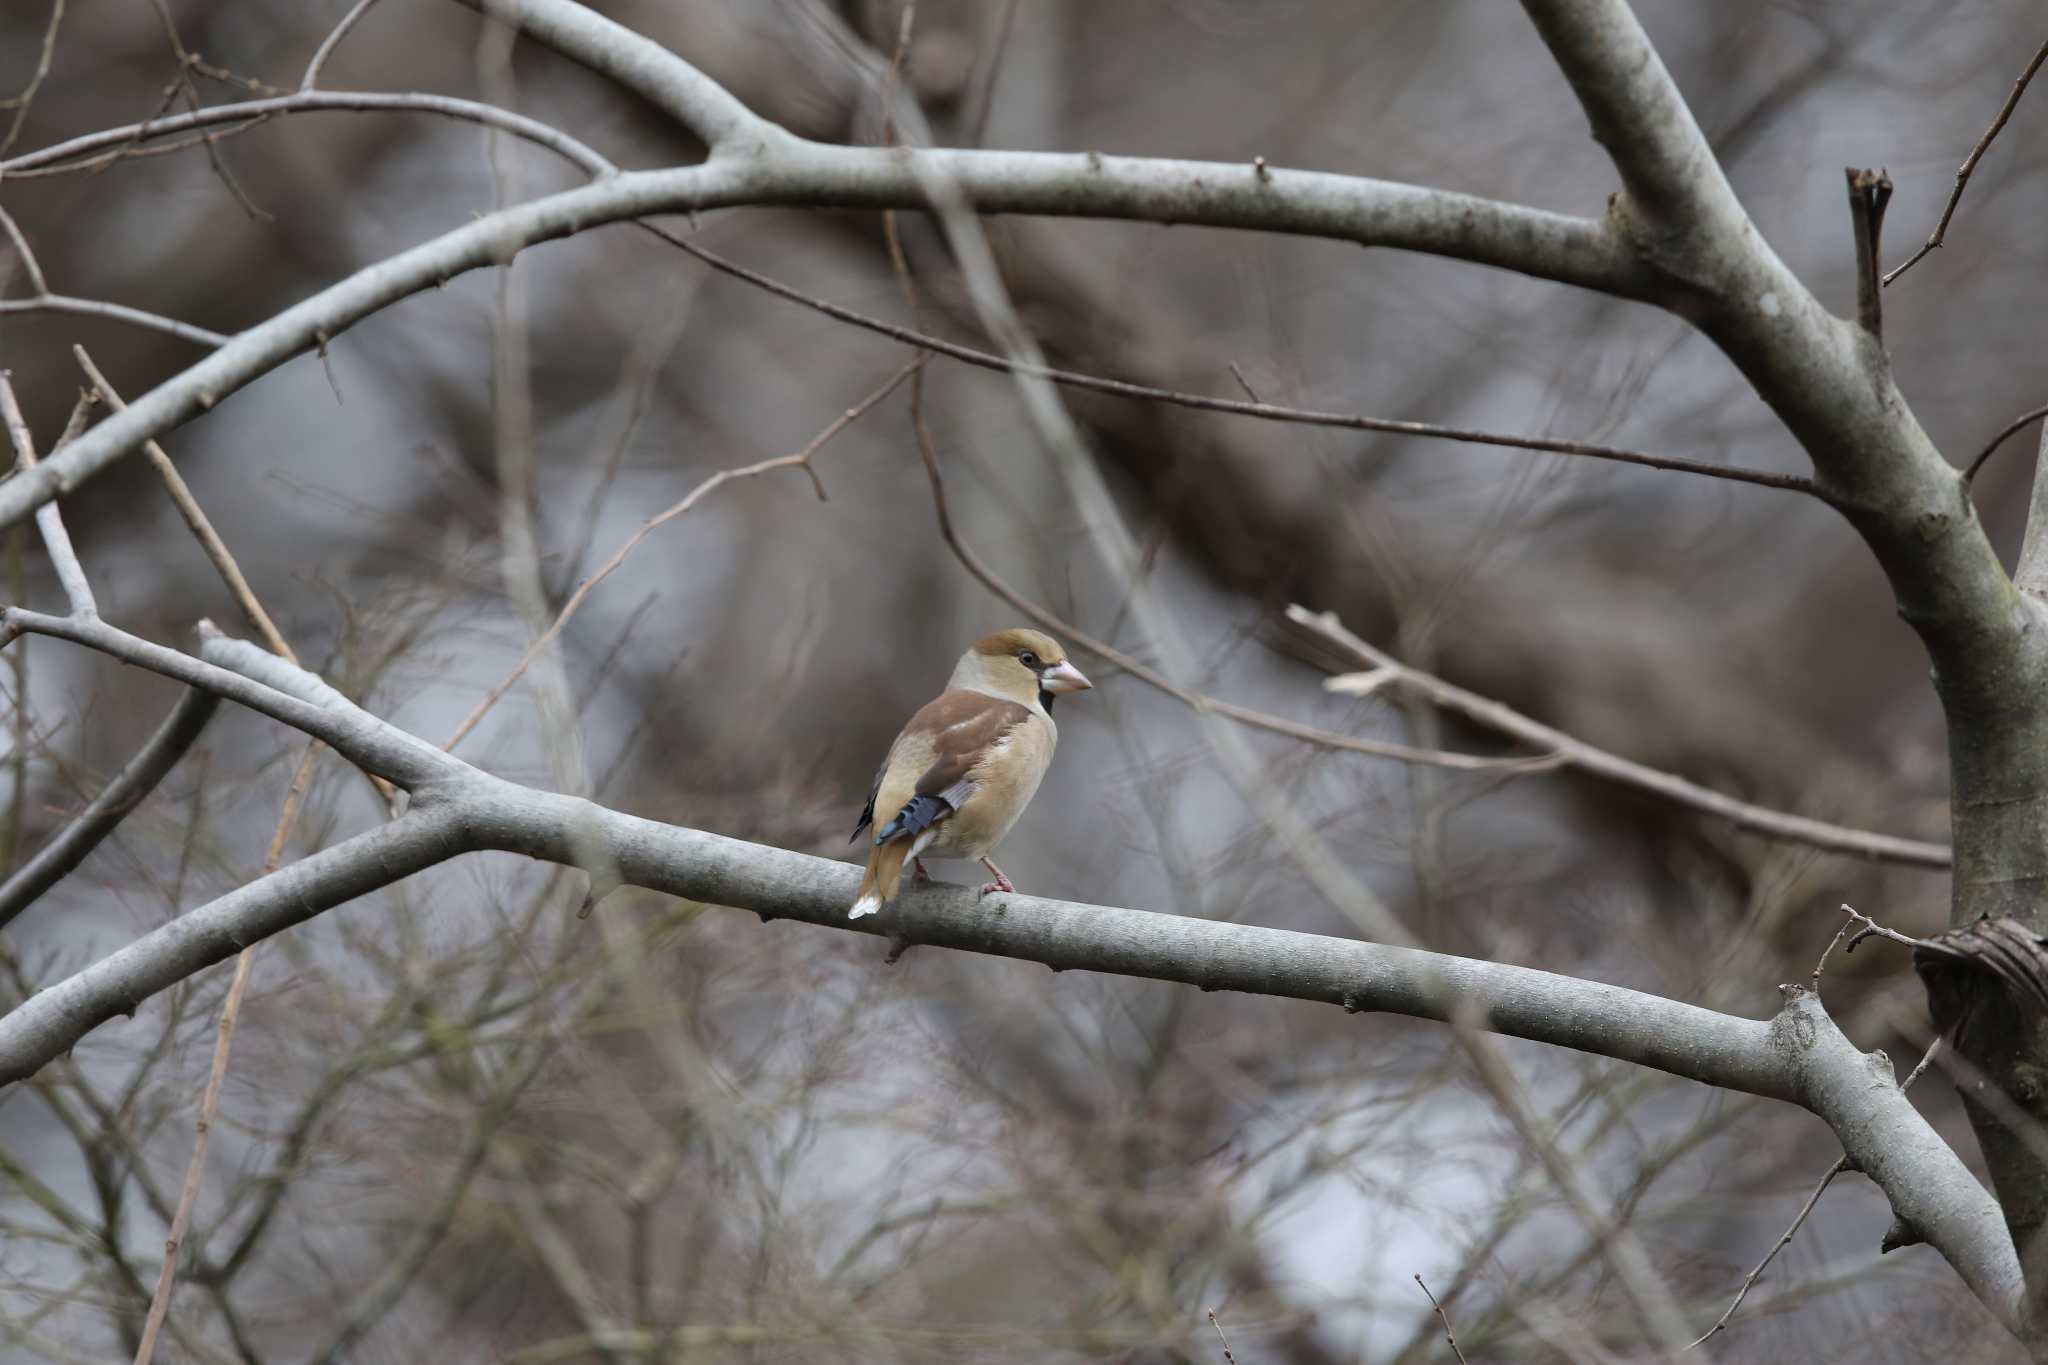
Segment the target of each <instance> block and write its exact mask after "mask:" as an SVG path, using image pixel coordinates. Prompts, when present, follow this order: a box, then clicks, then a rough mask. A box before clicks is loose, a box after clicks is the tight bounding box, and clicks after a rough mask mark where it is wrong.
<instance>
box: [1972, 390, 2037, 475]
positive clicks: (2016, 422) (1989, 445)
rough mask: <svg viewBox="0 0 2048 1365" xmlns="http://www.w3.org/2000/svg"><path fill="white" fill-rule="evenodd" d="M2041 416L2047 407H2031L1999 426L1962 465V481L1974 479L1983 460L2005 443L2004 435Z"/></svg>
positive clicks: (1981, 466)
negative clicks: (1982, 445) (1973, 457)
mask: <svg viewBox="0 0 2048 1365" xmlns="http://www.w3.org/2000/svg"><path fill="white" fill-rule="evenodd" d="M2043 417H2048V407H2039V408H2031V409H2029V410H2028V411H2026V412H2023V413H2021V414H2020V415H2019V416H2017V417H2015V418H2013V419H2012V420H2011V421H2010V422H2007V423H2006V424H2005V425H2004V426H2003V427H2000V428H1999V431H1998V434H1997V435H1996V436H1994V437H1992V438H1991V439H1990V440H1989V441H1987V442H1986V443H1985V445H1984V448H1983V449H1982V450H1980V451H1978V452H1977V457H1976V458H1975V459H1973V460H1971V461H1970V463H1969V464H1967V465H1965V466H1964V467H1963V482H1964V483H1966V484H1968V483H1972V482H1974V481H1975V480H1976V477H1977V474H1978V471H1980V470H1981V469H1983V468H1984V464H1985V461H1987V460H1989V459H1990V458H1991V457H1992V456H1993V455H1994V454H1996V453H1997V452H1998V448H1999V447H2000V446H2002V445H2004V444H2005V440H2006V437H2008V436H2011V435H2012V434H2013V433H2015V432H2017V431H2019V430H2020V429H2021V428H2022V427H2024V426H2026V425H2027V424H2028V423H2029V422H2038V421H2040V420H2041V419H2042V418H2043Z"/></svg>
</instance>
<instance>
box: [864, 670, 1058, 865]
mask: <svg viewBox="0 0 2048 1365" xmlns="http://www.w3.org/2000/svg"><path fill="white" fill-rule="evenodd" d="M1030 718H1031V711H1030V708H1028V707H1025V706H1020V705H1019V704H1017V703H1016V702H1013V701H1005V700H1003V699H1002V698H1001V697H991V696H989V695H987V694H986V693H983V692H970V691H967V690H965V689H960V688H956V689H953V690H950V691H946V692H942V693H940V694H939V696H938V698H937V699H936V700H934V701H933V702H931V703H930V704H929V705H927V706H926V707H925V708H924V709H923V710H921V711H919V712H918V713H917V714H916V715H914V716H912V717H911V718H910V723H909V724H908V725H906V726H904V727H903V733H902V734H900V735H898V736H897V737H896V743H895V744H893V745H891V746H890V749H889V757H888V759H887V761H886V762H884V763H883V765H882V771H881V772H880V773H879V774H877V776H876V782H875V799H874V805H873V811H872V815H874V816H880V817H884V819H883V823H882V825H881V827H880V828H879V829H877V830H876V831H875V842H876V843H878V844H879V843H886V842H888V841H889V840H891V839H895V838H900V837H903V836H905V835H913V836H914V835H916V834H918V833H920V832H922V831H923V830H925V829H928V828H930V827H931V826H932V825H933V824H936V823H937V822H938V821H940V820H943V819H945V818H946V817H947V816H948V815H950V814H952V813H953V812H954V811H956V810H958V809H960V807H961V806H962V805H963V804H965V803H966V800H967V798H968V797H969V796H972V795H973V794H974V789H975V784H976V779H977V776H978V774H977V771H976V770H977V768H978V766H979V765H981V764H983V763H984V761H985V760H986V759H987V758H988V756H989V755H990V754H991V753H992V752H993V751H994V750H995V749H996V746H997V745H998V744H999V743H1000V741H1001V740H1002V738H1003V736H1005V735H1006V734H1008V733H1009V732H1010V731H1011V730H1012V729H1014V728H1015V727H1016V726H1018V725H1019V724H1021V723H1023V722H1024V721H1027V720H1029V719H1030Z"/></svg>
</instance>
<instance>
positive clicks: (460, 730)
mask: <svg viewBox="0 0 2048 1365" xmlns="http://www.w3.org/2000/svg"><path fill="white" fill-rule="evenodd" d="M924 362H925V357H924V356H919V357H917V358H916V359H914V360H912V361H911V362H910V363H909V364H908V365H905V366H904V367H903V368H902V369H900V370H898V371H897V372H896V373H895V374H893V375H891V376H890V377H889V378H888V379H887V380H885V381H883V383H882V386H881V387H880V388H878V389H876V390H875V391H874V392H873V393H871V394H869V395H868V396H867V397H865V398H863V399H861V400H860V401H859V402H858V403H856V404H854V405H853V406H852V407H850V408H848V409H847V410H846V411H844V412H842V413H840V414H839V416H837V417H836V418H834V419H833V420H832V422H831V423H830V424H829V425H827V426H826V428H825V429H824V430H823V431H821V432H819V433H818V434H817V435H816V436H814V437H812V438H811V440H810V441H809V442H808V443H806V444H805V446H804V448H803V449H802V450H799V451H797V452H796V453H794V454H792V455H778V456H776V457H775V458H774V459H769V460H761V461H759V462H757V463H754V464H750V465H741V466H738V467H737V468H733V469H721V470H719V471H718V472H717V473H716V474H713V475H712V476H711V477H710V478H708V479H705V480H704V481H703V482H702V483H700V484H698V485H697V486H696V487H695V488H693V489H691V490H690V491H689V492H688V493H686V494H684V495H683V497H682V498H681V499H680V500H679V501H677V502H675V503H674V504H672V505H671V506H669V507H668V508H667V509H665V510H664V511H661V512H657V513H655V514H654V515H653V516H651V517H649V518H648V519H647V520H646V521H644V522H642V523H641V524H640V526H639V527H638V529H636V530H635V531H634V532H633V534H632V535H630V536H627V537H626V539H625V540H624V541H622V542H620V544H619V548H618V549H616V550H614V551H612V553H611V555H610V557H609V558H607V559H606V560H605V561H604V563H602V564H600V565H598V567H597V568H596V570H594V571H593V572H592V573H591V575H590V577H588V578H586V579H584V580H583V581H582V582H581V583H579V584H577V585H576V591H575V592H573V593H571V594H570V595H569V600H568V601H566V602H564V603H563V604H562V609H561V610H560V611H559V612H557V613H555V619H554V620H553V621H552V622H550V623H549V624H548V628H547V629H546V630H544V631H542V632H541V633H540V634H539V635H538V636H536V637H535V639H534V641H533V643H532V644H530V645H528V646H527V647H526V652H525V653H524V654H522V655H520V656H519V662H518V663H516V664H514V665H513V666H512V671H511V672H510V673H507V674H506V675H505V676H504V677H503V678H502V679H500V680H499V682H498V684H497V685H496V686H495V687H493V688H491V690H490V691H489V692H486V693H485V694H484V696H483V699H482V700H481V701H479V702H478V703H477V704H476V706H475V707H474V708H472V709H471V710H470V713H469V714H468V715H467V716H464V717H463V718H462V723H461V724H460V725H458V726H456V727H455V733H454V734H452V735H450V736H448V740H447V742H446V743H444V744H443V745H442V746H441V747H442V748H443V749H450V750H452V749H453V748H454V747H455V746H456V745H458V744H460V743H462V740H463V737H464V736H466V735H467V734H469V732H470V731H471V730H474V729H475V728H476V726H477V723H478V722H479V721H481V720H482V719H483V718H484V717H485V716H486V715H488V714H489V713H490V710H491V708H492V707H493V706H496V705H497V704H498V699H499V698H500V697H503V696H504V695H505V693H506V692H508V691H510V690H511V688H512V685H513V684H514V683H516V682H518V681H519V679H520V678H521V677H522V676H524V675H525V673H526V670H527V669H528V668H530V667H531V666H532V665H533V661H534V660H535V659H536V658H538V657H540V653H541V651H542V650H544V649H546V648H547V647H548V646H549V645H550V644H552V643H553V642H554V639H555V637H556V636H558V635H560V634H561V633H562V627H564V626H566V625H567V624H569V618H570V617H571V616H574V615H575V614H576V610H577V608H579V607H581V606H582V605H583V602H584V599H585V598H587V597H589V596H590V592H591V589H593V588H595V587H596V586H597V585H598V584H599V583H601V582H603V581H604V580H605V579H606V578H608V577H610V576H611V574H612V572H613V570H615V569H617V568H618V567H619V566H620V565H621V564H623V563H625V562H626V556H627V555H630V554H631V553H633V549H634V547H635V546H637V545H639V543H640V542H641V541H643V540H645V539H646V538H647V537H648V536H649V535H651V534H652V533H653V532H655V531H656V530H658V529H659V528H661V527H662V526H664V525H666V524H667V523H669V522H671V521H673V520H675V519H676V518H677V517H679V516H682V515H683V514H684V513H685V512H688V511H689V510H690V509H691V508H692V507H695V506H696V505H697V504H698V502H699V501H701V500H702V499H703V498H704V497H705V496H706V495H707V494H709V493H710V492H711V491H712V490H713V489H715V488H717V487H719V486H720V485H721V484H724V483H727V482H730V481H732V480H736V479H749V478H754V477H756V476H757V475H761V474H768V473H773V472H774V471H775V470H778V469H802V470H803V471H804V473H806V474H808V475H810V478H811V487H812V488H813V489H814V490H815V491H816V492H817V495H818V500H819V501H820V502H822V501H824V499H825V486H824V484H822V483H820V482H819V481H818V475H817V471H816V470H814V469H812V468H811V457H812V456H813V455H816V454H817V453H818V452H819V451H820V450H822V449H824V448H825V446H826V445H827V444H828V443H829V442H830V441H831V440H832V438H833V437H835V436H837V435H838V434H839V433H840V432H842V431H844V430H846V428H847V427H849V426H851V425H852V424H853V423H854V422H856V421H858V420H860V418H861V416H862V415H863V414H865V413H866V412H867V411H868V410H869V409H870V408H872V407H874V406H875V405H876V404H877V403H879V402H881V401H882V400H883V399H884V398H887V397H888V396H889V395H890V394H892V393H894V392H895V391H896V389H897V386H899V385H900V384H902V383H903V381H904V380H906V379H908V378H910V376H911V375H913V374H915V373H916V372H917V370H918V368H919V367H920V366H922V365H923V364H924Z"/></svg>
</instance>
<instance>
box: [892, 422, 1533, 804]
mask: <svg viewBox="0 0 2048 1365" xmlns="http://www.w3.org/2000/svg"><path fill="white" fill-rule="evenodd" d="M911 429H912V431H913V432H915V434H916V437H917V448H918V453H919V454H920V455H921V456H922V457H923V459H924V472H925V478H926V480H927V481H928V482H929V483H930V484H931V490H932V507H933V510H934V511H935V512H936V513H937V514H938V519H939V538H940V539H942V540H944V541H945V542H946V548H947V549H949V550H951V551H952V552H953V557H954V558H955V559H957V560H959V561H960V565H961V567H962V568H964V569H966V570H967V572H968V573H969V574H970V575H972V576H973V577H974V579H975V580H976V581H977V582H979V583H980V584H981V585H982V586H983V587H984V588H987V589H988V590H989V591H990V592H992V593H994V594H995V595H996V596H997V597H1000V598H1002V599H1003V601H1005V602H1007V603H1009V604H1010V605H1011V606H1012V607H1014V608H1016V609H1017V610H1018V611H1020V612H1022V613H1023V614H1024V615H1025V616H1026V617H1028V618H1029V619H1030V620H1032V621H1034V622H1036V623H1037V624H1038V625H1041V626H1043V627H1045V629H1047V630H1048V631H1051V632H1052V633H1053V634H1054V635H1057V636H1059V637H1060V638H1062V639H1065V640H1069V641H1072V642H1073V643H1074V644H1077V645H1079V646H1080V647H1081V648H1082V649H1084V650H1086V651H1087V652H1088V653H1090V654H1093V655H1095V656H1097V657H1098V658H1102V659H1107V660H1108V661H1109V662H1110V663H1111V664H1113V665H1115V666H1116V667H1117V668H1119V669H1121V670H1122V671H1124V672H1125V673H1128V674H1130V675H1131V676H1132V677H1134V678H1136V679H1137V680H1138V681H1139V682H1142V683H1144V684H1145V685H1146V686H1148V687H1153V688H1156V689H1158V690H1159V691H1161V692H1164V693H1166V695H1167V696H1169V697H1172V698H1174V699H1175V700H1176V701H1178V702H1180V703H1181V704H1182V705H1184V706H1186V707H1187V708H1188V709H1190V710H1192V711H1196V712H1210V713H1213V714H1215V715H1219V716H1223V717H1225V718H1227V719H1230V720H1234V721H1237V722H1238V723H1239V724H1242V725H1249V726H1251V727H1253V728H1254V729H1259V730H1269V731H1271V732H1272V733H1274V734H1276V735H1286V736H1287V737H1288V738H1290V739H1299V740H1303V741H1306V742H1307V743H1310V744H1316V745H1320V746H1322V747H1323V748H1326V749H1344V750H1348V751H1350V752H1352V753H1359V754H1371V755H1372V756H1373V757H1375V758H1392V759H1398V760H1399V761H1401V762H1403V763H1429V764H1434V765H1436V766H1437V767H1442V768H1458V769H1463V770H1467V771H1473V770H1484V771H1497V770H1502V769H1507V770H1518V771H1523V772H1541V771H1543V770H1545V769H1546V768H1550V767H1553V766H1555V764H1556V763H1557V759H1556V758H1555V757H1554V756H1553V755H1550V754H1539V755H1536V756H1534V757H1529V758H1487V757H1484V756H1481V755H1479V754H1459V753H1451V752H1449V751H1447V750H1442V749H1417V748H1414V747H1413V746H1411V745H1407V744H1393V743H1389V742H1386V741H1382V740H1376V739H1360V738H1358V737H1357V736H1354V735H1342V734H1338V733H1337V732H1336V731H1334V730H1321V729H1317V728H1316V727H1315V726H1313V725H1302V724H1298V723H1297V722H1295V721H1291V720H1286V719H1284V718H1282V717H1280V716H1274V715H1268V714H1267V713H1266V712H1264V711H1254V710H1252V709H1251V708H1250V707H1248V706H1238V705H1236V704H1234V703H1232V702H1227V701H1221V700H1219V699H1217V698H1215V697H1211V696H1208V695H1206V694H1204V693H1201V692H1195V691H1191V690H1190V689H1188V688H1185V687H1182V686H1181V685H1180V684H1179V683H1176V682H1174V681H1173V680H1172V679H1171V678H1169V677H1167V676H1166V675H1165V674H1164V673H1161V672H1159V671H1158V670H1157V669H1155V668H1152V667H1150V666H1149V665H1147V664H1145V663H1143V662H1141V661H1139V660H1138V659H1136V658H1134V657H1132V656H1131V655H1129V654H1126V653H1125V652H1124V651H1122V650H1120V649H1118V648H1117V647H1116V646H1115V645H1112V644H1110V643H1109V642H1108V641H1106V640H1101V639H1098V638H1096V637H1095V636H1093V635H1090V634H1089V633H1088V632H1087V631H1084V630H1082V629H1081V628H1080V627H1079V626H1077V625H1075V624H1073V623H1072V622H1070V621H1066V620H1063V619H1062V618H1060V617H1058V616H1056V615H1054V614H1053V613H1052V612H1050V611H1048V610H1046V609H1045V608H1044V607H1042V606H1040V605H1039V604H1038V603H1036V602H1033V601H1032V600H1031V599H1030V598H1028V597H1026V596H1024V594H1022V593H1020V592H1018V591H1017V590H1016V589H1015V588H1013V587H1011V586H1010V585H1009V584H1008V583H1006V582H1005V581H1003V579H1002V578H1001V577H1000V576H998V575H997V574H996V572H995V571H994V570H993V569H991V568H989V567H988V565H987V564H985V563H983V562H982V559H981V556H980V555H978V554H976V553H975V552H974V549H973V547H971V546H970V545H968V544H967V542H966V541H964V540H962V539H961V538H960V533H959V532H958V531H957V530H956V529H955V528H954V526H953V512H952V507H951V505H950V504H949V503H948V502H947V501H946V483H945V478H944V476H943V475H942V474H941V473H940V472H939V455H938V448H937V446H936V444H935V443H934V442H933V440H932V434H931V430H930V428H929V427H928V426H927V425H926V424H925V422H924V414H923V411H922V409H921V408H919V407H913V408H912V409H911Z"/></svg>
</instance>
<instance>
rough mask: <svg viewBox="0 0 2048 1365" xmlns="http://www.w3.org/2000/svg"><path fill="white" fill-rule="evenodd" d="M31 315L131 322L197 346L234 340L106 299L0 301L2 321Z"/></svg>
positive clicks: (62, 297)
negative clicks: (12, 317) (69, 316)
mask: <svg viewBox="0 0 2048 1365" xmlns="http://www.w3.org/2000/svg"><path fill="white" fill-rule="evenodd" d="M27 313H70V314H72V315H73V316H76V317H83V318H105V319H106V320H107V321H109V322H128V323H133V324H134V325H135V326H137V327H146V328H148V329H149V330H150V331H152V332H163V333H165V334H167V335H169V336H174V337H176V338H178V340H180V341H189V342H191V343H192V344H193V345H194V346H225V345H227V344H228V342H229V341H230V340H231V338H230V337H229V336H228V335H227V334H226V333H225V332H216V331H213V330H211V329H210V328H206V327H198V326H194V325H193V324H192V323H189V322H180V321H178V320H177V319H176V318H167V317H164V316H163V315H162V314H160V313H151V312H147V311H145V310H143V309H140V308H130V307H129V306H128V305H127V304H125V303H109V302H107V301H106V300H105V299H81V298H75V297H73V296H72V295H70V294H37V295H36V296H35V297H33V298H27V299H0V317H7V316H9V315H14V314H27Z"/></svg>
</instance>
